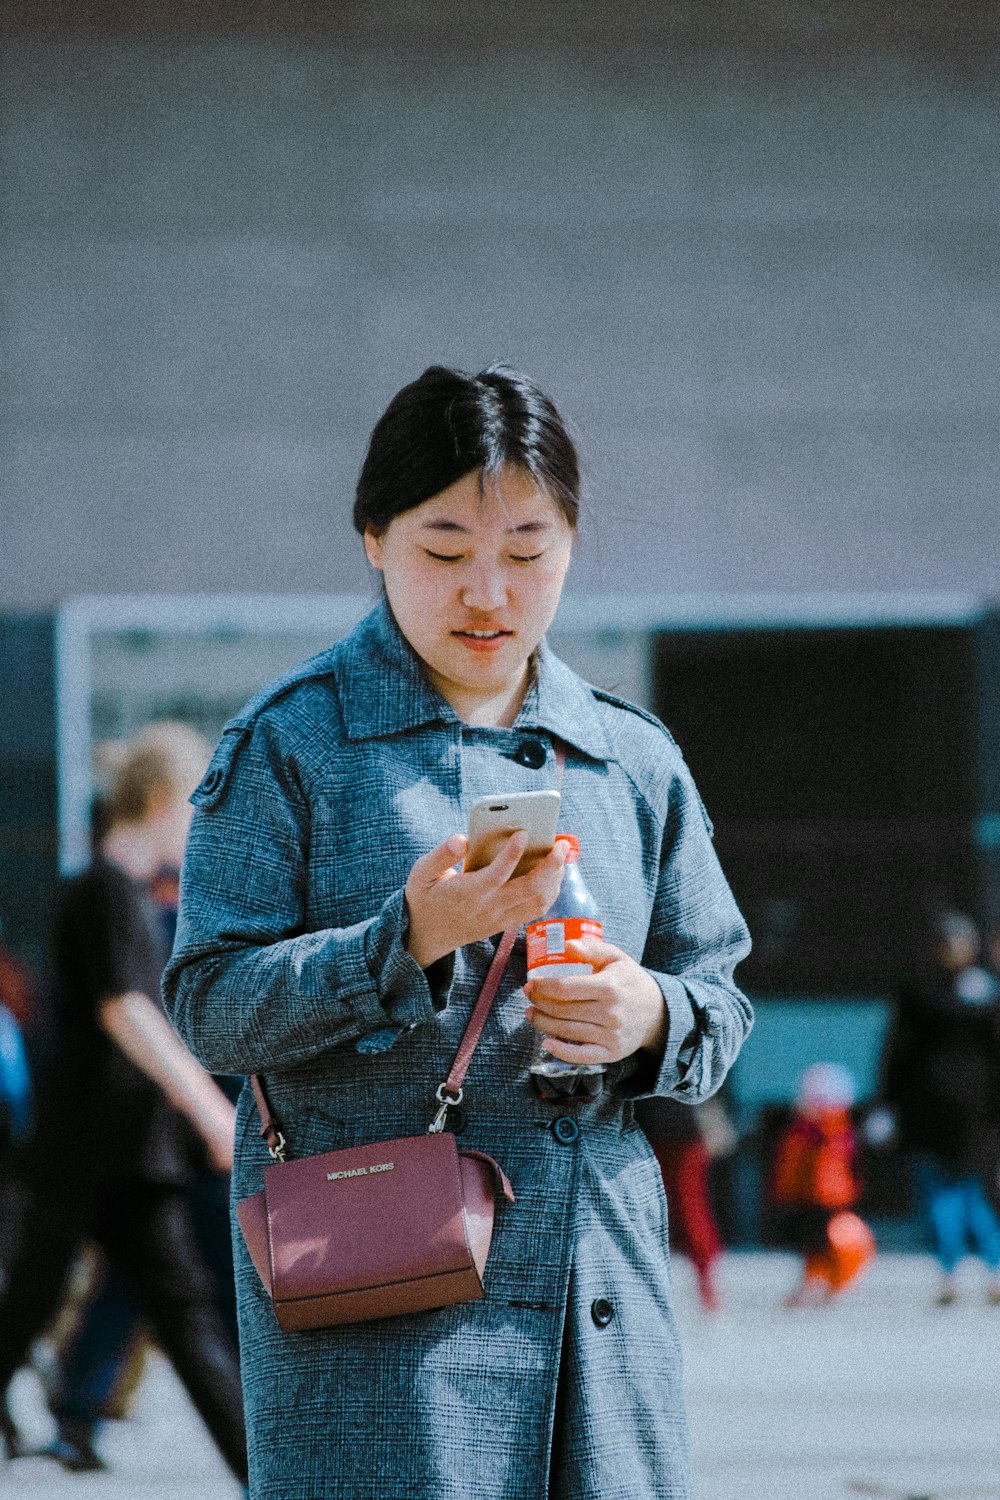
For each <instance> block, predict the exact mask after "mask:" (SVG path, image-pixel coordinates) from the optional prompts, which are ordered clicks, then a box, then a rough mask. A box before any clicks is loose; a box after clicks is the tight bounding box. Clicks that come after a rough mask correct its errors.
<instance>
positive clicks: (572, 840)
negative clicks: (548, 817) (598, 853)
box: [556, 833, 580, 865]
mask: <svg viewBox="0 0 1000 1500" xmlns="http://www.w3.org/2000/svg"><path fill="white" fill-rule="evenodd" d="M556 843H557V844H568V845H569V849H568V850H567V851H566V863H567V864H568V865H575V864H576V862H577V860H578V859H579V858H580V840H579V839H578V838H577V836H576V834H575V833H557V834H556Z"/></svg>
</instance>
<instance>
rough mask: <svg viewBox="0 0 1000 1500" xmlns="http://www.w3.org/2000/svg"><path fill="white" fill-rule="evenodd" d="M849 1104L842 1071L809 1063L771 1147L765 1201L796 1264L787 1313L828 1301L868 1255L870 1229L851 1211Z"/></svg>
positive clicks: (854, 1184)
mask: <svg viewBox="0 0 1000 1500" xmlns="http://www.w3.org/2000/svg"><path fill="white" fill-rule="evenodd" d="M853 1102H854V1083H853V1080H852V1078H851V1075H850V1073H849V1072H848V1071H847V1069H846V1068H842V1067H840V1066H839V1064H837V1063H815V1064H814V1065H813V1066H812V1067H811V1068H807V1069H806V1071H805V1073H804V1074H803V1075H802V1081H801V1084H800V1085H799V1095H798V1099H797V1101H796V1105H795V1111H794V1113H793V1115H792V1118H791V1120H790V1122H789V1124H788V1125H787V1127H786V1128H785V1130H784V1132H783V1134H782V1136H781V1138H780V1139H779V1141H778V1148H777V1153H776V1156H775V1164H774V1176H773V1180H772V1183H771V1199H772V1202H773V1203H774V1204H775V1205H776V1206H777V1207H778V1208H779V1209H780V1210H782V1219H783V1221H784V1228H785V1231H786V1234H787V1238H788V1243H789V1244H791V1245H792V1246H794V1248H795V1249H796V1250H798V1251H799V1253H800V1254H801V1255H802V1257H803V1261H804V1264H803V1274H802V1281H801V1283H800V1285H799V1286H798V1287H797V1288H796V1290H795V1291H794V1292H792V1294H791V1295H790V1296H789V1297H788V1298H787V1300H786V1306H788V1307H806V1306H814V1305H816V1304H818V1303H821V1302H827V1301H829V1300H830V1298H831V1297H834V1296H835V1295H836V1294H837V1293H838V1292H841V1291H843V1290H844V1288H845V1287H846V1286H848V1285H849V1284H850V1283H851V1282H852V1281H854V1280H855V1279H856V1278H857V1277H858V1276H859V1275H860V1274H861V1272H862V1271H863V1270H864V1268H865V1267H866V1266H867V1265H868V1263H869V1261H870V1260H871V1259H872V1258H873V1256H874V1254H875V1238H874V1236H873V1234H872V1232H871V1230H870V1229H869V1228H868V1226H867V1224H865V1222H864V1220H862V1219H860V1218H858V1216H857V1214H855V1213H853V1212H851V1210H852V1209H853V1207H854V1205H855V1204H856V1203H857V1202H858V1199H859V1198H860V1197H861V1183H860V1181H859V1179H858V1177H857V1174H856V1171H855V1156H856V1145H855V1135H854V1127H853V1125H852V1122H851V1105H852V1104H853Z"/></svg>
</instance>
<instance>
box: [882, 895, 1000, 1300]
mask: <svg viewBox="0 0 1000 1500" xmlns="http://www.w3.org/2000/svg"><path fill="white" fill-rule="evenodd" d="M980 951H981V940H980V934H979V930H978V928H977V926H976V924H975V922H974V921H973V920H972V918H971V917H969V916H967V915H965V914H964V913H962V912H957V911H942V912H939V913H938V914H937V916H936V917H935V918H934V919H933V921H932V923H931V926H930V931H929V936H928V942H927V947H926V952H925V954H924V956H923V957H922V959H921V961H920V962H919V963H918V964H917V966H916V968H915V970H914V972H913V973H912V974H911V975H910V976H909V977H908V978H907V979H906V980H905V981H904V983H903V984H902V985H901V986H900V990H899V994H898V999H897V1006H896V1014H895V1017H894V1021H893V1025H892V1027H891V1029H890V1033H889V1036H888V1039H887V1043H886V1048H885V1053H884V1058H883V1066H882V1082H881V1090H880V1094H881V1100H882V1102H883V1104H884V1106H885V1107H886V1109H888V1110H889V1111H891V1116H890V1119H891V1120H892V1123H893V1125H894V1128H895V1134H896V1139H897V1141H898V1145H899V1147H900V1149H901V1150H902V1151H904V1152H905V1153H906V1154H907V1155H908V1156H909V1158H910V1162H911V1166H912V1170H913V1179H914V1184H915V1187H916V1190H917V1196H918V1199H919V1201H920V1204H921V1207H922V1210H923V1213H924V1216H925V1218H926V1221H927V1223H928V1226H929V1229H930V1233H931V1237H932V1242H933V1245H934V1251H935V1254H936V1256H937V1258H938V1262H939V1264H940V1267H941V1282H940V1286H939V1288H938V1293H937V1301H938V1303H939V1304H940V1305H941V1306H945V1307H946V1306H949V1305H950V1304H952V1303H953V1302H955V1301H956V1299H957V1297H958V1285H957V1280H956V1275H955V1272H956V1268H957V1266H958V1264H959V1262H960V1261H961V1259H962V1257H963V1256H964V1255H965V1254H966V1253H967V1252H971V1253H972V1254H974V1255H978V1256H979V1257H980V1258H981V1259H982V1260H983V1261H984V1262H985V1264H986V1267H987V1270H988V1272H989V1280H988V1283H987V1292H986V1295H987V1300H988V1301H990V1302H992V1303H995V1304H1000V1218H998V1215H997V1213H996V1210H995V1208H994V1207H993V1205H992V1204H991V1202H990V1200H989V1190H990V1189H992V1188H993V1186H994V1185H995V1183H996V1174H997V1170H998V1167H1000V981H998V979H997V976H996V974H992V973H990V971H989V970H988V969H987V968H984V967H983V966H982V965H981V964H980V962H979V960H980Z"/></svg>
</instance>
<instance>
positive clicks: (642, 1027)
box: [165, 368, 750, 1500]
mask: <svg viewBox="0 0 1000 1500" xmlns="http://www.w3.org/2000/svg"><path fill="white" fill-rule="evenodd" d="M577 495H578V473H577V461H576V454H575V452H574V449H573V445H572V443H571V441H570V439H569V437H568V435H567V433H566V430H565V428H564V427H563V424H562V422H561V420H560V417H559V415H558V413H557V411H556V409H555V407H554V406H553V405H552V403H551V401H549V400H548V399H547V398H546V397H545V396H544V395H543V394H542V393H541V392H540V391H539V390H538V389H537V388H536V387H535V386H533V385H532V384H531V383H530V382H529V381H527V380H526V379H524V378H523V377H522V376H520V375H517V374H515V373H513V372H511V371H509V370H505V369H503V368H494V369H491V370H488V371H486V372H485V373H484V374H482V375H478V376H475V377H469V376H466V375H463V374H461V373H459V372H456V371H453V370H447V369H442V368H432V369H430V370H427V371H426V372H425V373H424V375H422V376H421V377H420V379H419V380H416V381H415V382H413V383H412V384H411V385H409V386H407V387H405V388H404V389H403V390H402V391H400V392H399V394H398V395H397V396H396V397H395V398H394V400H393V401H392V402H391V404H390V405H389V407H388V409H387V410H386V412H385V413H384V415H383V416H382V418H381V419H380V421H379V422H378V424H377V426H376V427H375V430H374V432H373V434H372V438H371V443H370V447H369V451H368V455H367V458H366V460H365V464H364V467H363V470H362V474H361V478H360V480H359V483H358V490H357V501H356V505H355V511H354V520H355V525H356V527H357V529H358V531H359V532H360V533H361V534H362V536H363V538H364V545H365V550H366V552H367V555H368V558H369V560H370V561H371V563H372V565H373V566H374V567H375V568H376V569H378V570H379V572H380V573H381V575H382V580H383V583H384V591H385V597H384V599H383V601H382V603H381V604H380V605H379V606H378V607H377V608H376V609H375V610H374V611H373V612H372V613H371V614H370V615H369V616H368V617H367V619H365V620H364V621H362V623H361V624H360V625H359V626H358V627H357V629H356V630H355V631H353V632H352V634H351V635H350V636H348V637H347V639H346V640H344V641H341V642H340V643H339V644H338V645H337V646H335V647H334V648H333V649H332V650H330V651H328V652H324V653H322V654H321V655H320V656H318V657H315V658H313V659H312V660H311V661H309V662H306V663H305V664H304V665H303V666H301V667H299V668H298V669H296V670H295V671H293V672H292V673H291V674H290V675H289V676H288V677H286V678H285V679H283V680H282V681H281V682H278V683H276V684H274V685H272V686H271V687H269V688H266V689H265V690H264V691H263V692H262V693H260V694H259V695H258V696H257V697H256V698H255V699H254V700H253V701H252V702H251V703H250V705H249V706H248V707H247V708H246V709H245V710H244V711H243V712H242V713H241V714H240V715H238V717H237V718H235V719H234V720H232V722H231V723H230V724H229V725H227V727H226V731H225V733H224V736H223V740H222V743H221V745H220V746H219V749H218V750H217V752H216V755H215V758H214V760H213V763H212V765H211V767H210V768H209V771H208V774H207V776H206V778H205V780H204V781H203V782H202V785H201V788H200V789H199V791H198V792H197V793H196V795H195V798H194V800H195V803H196V807H197V811H196V814H195V818H194V821H193V824H192V830H191V837H190V839H189V843H188V851H187V856H186V861H185V867H184V874H183V878H182V886H181V911H180V919H179V925H178V934H177V941H176V945H175V949H174V955H173V958H172V960H171V963H170V965H169V967H168V970H167V973H166V976H165V995H166V999H167V1005H168V1008H169V1010H170V1012H171V1014H172V1015H173V1017H174V1019H175V1022H176V1024H177V1025H178V1027H179V1029H180V1031H181V1033H182V1035H183V1036H184V1037H185V1039H186V1040H187V1041H188V1044H189V1045H190V1046H191V1047H192V1048H193V1049H194V1051H195V1052H196V1053H197V1054H198V1055H199V1056H200V1057H201V1058H202V1060H203V1061H204V1063H205V1064H206V1066H207V1067H209V1068H210V1069H213V1070H221V1071H225V1072H233V1071H237V1070H238V1071H241V1072H247V1073H249V1072H254V1071H258V1072H261V1073H263V1074H264V1075H266V1080H267V1084H268V1087H269V1091H270V1095H271V1099H272V1103H273V1105H274V1108H275V1111H276V1113H277V1114H278V1115H279V1116H280V1117H281V1119H282V1121H283V1123H284V1125H285V1127H286V1133H287V1134H288V1137H289V1139H290V1141H291V1142H292V1145H293V1147H294V1150H295V1152H296V1154H297V1155H300V1156H301V1155H305V1154H309V1153H313V1152H318V1151H323V1150H327V1149H331V1148H337V1147H344V1146H348V1145H354V1144H362V1143H365V1142H367V1141H376V1140H379V1139H389V1138H391V1137H393V1136H397V1135H407V1134H415V1133H418V1132H420V1131H421V1130H423V1129H425V1128H426V1126H427V1124H428V1123H429V1121H430V1118H431V1115H432V1113H433V1110H434V1097H433V1096H434V1090H435V1087H436V1085H437V1084H438V1082H439V1081H440V1080H441V1079H442V1078H444V1077H445V1076H446V1075H447V1072H448V1069H449V1067H450V1065H451V1062H452V1059H453V1057H454V1054H455V1051H456V1049H457V1046H458V1042H459V1039H460V1037H461V1035H462V1032H463V1029H464V1027H465V1023H466V1021H467V1020H468V1016H469V1011H470V1007H471V1005H472V1003H473V1001H474V999H475V997H476V996H477V995H478V993H479V990H480V987H481V985H482V982H483V979H484V976H485V973H486V970H487V967H488V965H489V962H490V959H491V957H492V953H493V943H492V942H491V938H492V937H494V936H495V934H496V933H497V932H498V931H500V930H501V929H503V928H506V927H509V926H518V925H519V924H523V923H525V922H529V921H531V920H533V919H535V918H537V917H539V916H540V915H542V913H543V912H544V911H545V910H546V909H547V908H548V906H549V905H550V904H551V902H552V901H553V900H554V898H555V896H556V894H557V892H558V888H559V884H560V879H561V874H562V861H563V857H564V852H565V846H560V845H559V844H558V843H557V845H556V848H555V849H554V850H553V851H552V853H551V854H550V855H549V856H548V857H547V858H546V859H544V860H543V861H542V862H541V863H540V864H538V865H536V867H535V868H534V870H532V871H531V872H530V873H529V874H527V875H521V876H517V877H514V878H512V872H513V870H514V867H515V865H516V864H517V862H518V859H519V856H520V854H521V852H522V849H523V836H521V835H514V836H512V837H511V838H510V840H509V841H508V843H507V844H506V845H505V846H504V847H503V848H502V849H501V851H500V853H498V854H497V856H496V857H495V859H494V861H493V863H492V864H491V865H489V866H488V867H487V868H486V869H485V870H481V871H478V872H476V873H474V874H472V873H460V872H459V870H458V868H457V867H458V866H459V865H460V863H461V861H462V857H463V853H464V850H465V839H464V836H463V835H462V834H461V832H460V830H461V828H462V827H463V826H464V825H465V821H466V817H467V814H468V809H469V807H470V805H471V803H472V801H473V800H474V799H475V798H476V797H478V796H482V795H489V794H491V793H496V792H498V791H517V790H531V789H542V788H545V787H551V786H554V785H555V783H556V780H557V774H556V761H555V745H556V744H557V743H558V742H561V743H562V745H563V746H564V748H565V755H566V765H565V776H564V780H563V784H562V796H563V804H562V819H561V826H562V827H563V828H564V829H565V830H566V831H567V832H572V833H575V834H577V835H578V836H579V838H580V840H581V844H582V860H581V863H582V866H583V868H585V870H586V878H587V883H588V885H589V887H590V888H591V890H592V891H593V892H594V894H595V896H596V897H597V900H598V902H599V906H600V909H601V911H602V913H603V918H604V931H605V936H606V938H607V939H609V941H606V942H598V941H596V940H590V939H588V940H587V942H586V943H585V944H581V945H580V948H581V952H580V957H581V958H586V959H587V960H588V961H589V962H590V963H591V964H592V965H593V966H594V969H595V972H594V973H593V974H591V975H587V976H583V977H577V978H575V979H565V980H562V981H560V982H558V983H556V982H552V981H548V982H547V983H546V985H545V986H544V987H543V986H542V985H541V984H540V983H539V982H537V981H536V982H535V983H533V984H532V985H530V986H528V987H527V989H526V988H525V985H524V976H525V953H524V944H523V937H522V939H521V940H520V941H519V943H518V946H517V948H516V949H515V953H514V956H513V959H512V962H511V965H510V966H509V968H508V970H507V973H506V975H505V977H504V982H503V985H502V987H501V990H500V994H499V996H498V999H497V1001H496V1002H495V1004H494V1008H493V1012H492V1014H491V1016H490V1018H489V1021H488V1023H487V1027H486V1030H485V1032H484V1035H483V1038H482V1040H481V1042H480V1044H479V1047H478V1049H477V1051H476V1054H475V1058H474V1060H473V1064H472V1069H471V1071H470V1074H469V1077H468V1079H467V1080H466V1086H465V1093H466V1099H465V1104H464V1106H463V1108H464V1111H465V1119H464V1122H461V1123H462V1124H463V1127H464V1128H463V1135H462V1147H463V1149H465V1148H466V1147H471V1148H476V1149H479V1150H484V1151H487V1152H489V1153H490V1154H491V1155H493V1156H494V1157H495V1158H496V1159H497V1160H498V1161H499V1162H500V1164H501V1166H503V1167H504V1168H505V1169H506V1171H507V1172H508V1173H509V1175H510V1177H511V1179H512V1180H513V1184H514V1190H515V1193H516V1194H517V1203H516V1205H514V1206H511V1207H508V1208H505V1209H504V1210H503V1211H502V1212H501V1213H499V1214H498V1217H497V1228H496V1233H495V1236H494V1241H493V1248H492V1252H491V1256H490V1261H489V1265H488V1267H487V1273H486V1300H485V1301H484V1302H477V1303H462V1304H457V1305H454V1306H451V1307H446V1308H443V1309H441V1310H439V1311H435V1312H428V1313H422V1314H419V1315H415V1316H412V1317H406V1318H396V1319H392V1320H389V1321H386V1322H370V1323H360V1324H354V1325H352V1326H344V1327H339V1328H331V1329H326V1330H321V1331H318V1332H312V1333H306V1334H283V1333H281V1332H280V1331H279V1329H278V1327H277V1324H276V1322H275V1318H274V1314H273V1310H272V1308H271V1306H270V1304H269V1302H268V1300H267V1297H266V1295H265V1293H264V1292H263V1290H262V1288H261V1285H260V1282H259V1280H258V1278H257V1275H256V1272H255V1271H254V1270H253V1268H252V1266H251V1264H250V1262H249V1259H248V1257H247V1255H246V1252H245V1250H244V1248H243V1246H242V1245H240V1246H238V1263H237V1279H238V1291H239V1301H240V1319H241V1340H242V1354H243V1361H244V1392H245V1398H246V1405H247V1415H248V1430H249V1435H250V1439H249V1440H250V1455H251V1460H250V1461H251V1493H252V1494H253V1495H254V1497H255V1500H329V1497H332V1496H334V1495H336V1496H337V1497H339V1500H347V1497H355V1496H357V1497H365V1500H372V1497H385V1500H402V1497H410V1496H412V1497H418V1496H419V1497H432V1496H433V1497H434V1500H460V1497H461V1500H466V1497H468V1496H471V1495H474V1496H476V1497H477V1500H501V1497H503V1500H518V1497H523V1500H538V1497H539V1496H542V1495H545V1494H546V1493H548V1494H550V1495H552V1496H559V1497H563V1500H569V1497H584V1496H598V1495H600V1496H601V1497H602V1500H614V1497H615V1496H622V1497H624V1496H628V1497H629V1500H644V1497H653V1496H656V1497H668V1496H669V1497H683V1496H687V1495H688V1493H689V1477H688V1458H687V1444H686V1433H685V1420H684V1414H683V1408H682V1399H681V1383H680V1363H679V1354H678V1348H677V1337H676V1332H675V1328H674V1322H673V1317H672V1313H671V1307H670V1281H669V1273H668V1259H667V1235H666V1222H665V1209H664V1199H663V1190H662V1186H661V1183H660V1175H659V1170H658V1168H657V1166H656V1162H655V1160H654V1158H653V1156H652V1153H651V1151H650V1149H649V1146H648V1145H647V1143H646V1140H645V1137H644V1136H643V1135H642V1133H641V1131H640V1130H639V1129H638V1127H636V1126H634V1125H633V1123H632V1120H631V1108H630V1101H631V1099H632V1098H633V1097H635V1096H636V1095H639V1094H643V1093H672V1094H674V1095H676V1096H677V1097H682V1098H685V1099H687V1100H689V1101H691V1102H694V1101H695V1100H697V1099H700V1098H703V1097H705V1096H706V1095H707V1094H709V1093H711V1092H712V1090H713V1089H715V1088H716V1087H717V1086H718V1084H719V1083H720V1082H721V1080H722V1078H723V1076H724V1074H725V1072H726V1069H727V1068H728V1066H729V1064H730V1063H731V1062H732V1060H733V1058H734V1057H735V1055H736V1053H737V1051H738V1049H739V1046H740V1043H741V1042H742V1040H743V1037H744V1036H745V1034H746V1032H747V1030H748V1028H749V1025H750V1011H749V1007H748V1005H747V1003H746V1001H745V1000H744V999H743V997H742V996H741V995H740V993H739V991H738V990H737V989H736V988H735V987H734V985H733V982H732V971H733V967H734V965H735V963H736V962H737V961H738V960H739V959H740V958H742V957H743V956H744V954H745V953H746V952H747V949H748V941H747V935H746V929H745V927H744V924H743V921H742V919H741V917H740V915H739V912H738V911H737V909H736V907H735V905H734V903H733V900H732V897H731V895H730V893H729V890H728V888H727V886H726V884H725V881H724V879H723V876H722V874H721V871H720V870H719V867H718V864H717V862H716V860H715V857H714V854H713V852H712V847H711V843H710V837H709V829H708V825H707V821H706V818H705V815H704V812H703V810H702V807H701V804H700V802H699V800H698V796H697V793H696V791H695V789H694V787H693V785H692V783H691V780H690V777H689V775H688V773H687V771H686V769H685V767H684V764H683V761H682V760H681V757H680V755H679V753H678V751H677V749H676V747H675V746H674V744H673V742H672V741H671V739H670V737H669V735H667V733H666V732H665V731H664V729H663V728H662V726H661V725H660V724H659V723H658V722H657V721H656V720H655V719H652V718H651V717H650V716H649V715H647V714H644V713H642V712H641V711H640V710H638V709H634V708H632V707H630V706H629V705H627V704H624V703H621V702H620V701H618V700H617V699H614V698H612V697H610V696H609V695H608V694H605V693H601V692H598V691H596V690H595V689H592V688H590V687H588V686H587V685H586V684H585V683H583V682H582V681H581V680H580V679H579V678H578V677H576V676H575V675H574V674H573V673H572V672H570V671H569V670H568V669H567V668H566V667H565V666H564V665H563V664H562V663H561V662H559V661H558V660H557V659H556V658H555V657H554V656H553V655H552V654H551V652H550V651H549V650H548V649H547V647H546V646H545V644H544V641H543V636H544V632H545V630H546V628H547V627H548V625H549V624H550V622H551V620H552V618H553V616H554V614H555V611H556V606H557V604H558V602H559V595H560V591H561V589H562V585H563V580H564V578H565V575H566V570H567V568H568V566H569V561H570V553H571V550H572V544H573V537H574V533H575V528H576V517H577ZM527 1023H530V1024H527ZM540 1039H541V1040H540ZM538 1045H541V1046H543V1047H545V1048H546V1050H547V1051H548V1052H550V1053H551V1054H552V1055H553V1056H555V1057H559V1058H562V1059H564V1060H566V1061H570V1062H573V1061H577V1062H598V1063H603V1064H607V1086H606V1089H605V1091H604V1093H603V1095H602V1096H601V1097H599V1098H597V1099H595V1100H591V1101H589V1102H587V1103H584V1104H578V1105H573V1104H570V1105H569V1106H568V1107H565V1106H553V1105H551V1104H546V1103H545V1102H543V1101H542V1100H541V1099H540V1098H539V1097H538V1095H537V1094H536V1093H535V1091H534V1089H533V1087H532V1085H531V1083H530V1081H529V1073H528V1069H529V1064H530V1062H531V1061H532V1058H533V1056H534V1055H535V1049H536V1047H537V1046H538ZM554 1124H555V1125H556V1126H557V1129H556V1130H553V1129H552V1126H553V1125H554ZM267 1161H268V1156H267V1151H266V1148H265V1147H264V1145H263V1143H262V1142H261V1141H260V1140H259V1138H258V1121H257V1119H256V1116H255V1114H254V1110H253V1105H252V1100H251V1098H250V1096H249V1093H246V1094H245V1095H244V1098H243V1099H242V1100H241V1102H240V1107H239V1111H238V1119H237V1158H236V1167H235V1174H234V1193H235V1196H236V1198H237V1199H239V1198H242V1197H244V1196H245V1195H248V1194H250V1193H252V1192H254V1191H256V1190H257V1189H258V1188H259V1186H260V1182H261V1169H262V1167H263V1166H265V1165H266V1164H267Z"/></svg>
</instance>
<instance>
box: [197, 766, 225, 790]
mask: <svg viewBox="0 0 1000 1500" xmlns="http://www.w3.org/2000/svg"><path fill="white" fill-rule="evenodd" d="M221 780H222V772H221V771H220V770H219V768H218V766H214V767H213V768H212V770H211V771H207V772H206V773H205V779H204V780H203V781H202V783H201V789H202V791H203V792H214V791H215V789H216V787H217V786H218V785H219V783H220V781H221Z"/></svg>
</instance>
